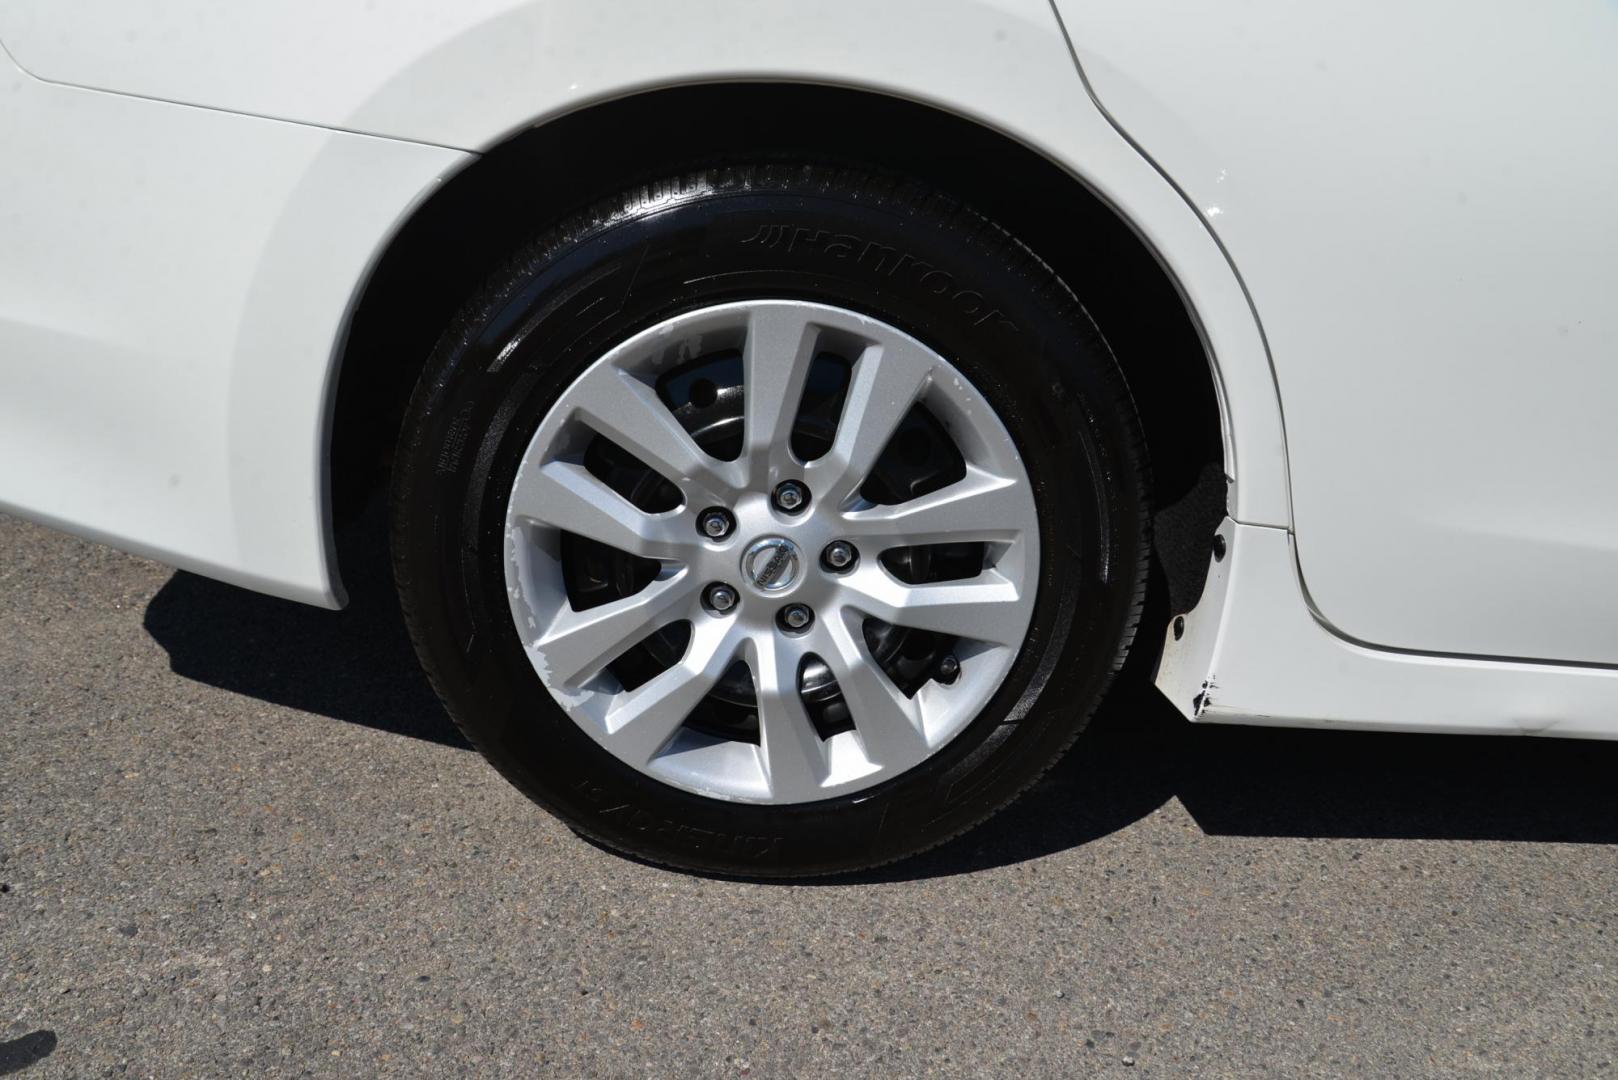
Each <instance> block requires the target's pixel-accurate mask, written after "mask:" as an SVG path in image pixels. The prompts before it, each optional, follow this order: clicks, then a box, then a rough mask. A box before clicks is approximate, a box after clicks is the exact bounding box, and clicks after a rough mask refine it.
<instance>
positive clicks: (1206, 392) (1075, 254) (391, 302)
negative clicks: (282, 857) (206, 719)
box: [327, 82, 1285, 610]
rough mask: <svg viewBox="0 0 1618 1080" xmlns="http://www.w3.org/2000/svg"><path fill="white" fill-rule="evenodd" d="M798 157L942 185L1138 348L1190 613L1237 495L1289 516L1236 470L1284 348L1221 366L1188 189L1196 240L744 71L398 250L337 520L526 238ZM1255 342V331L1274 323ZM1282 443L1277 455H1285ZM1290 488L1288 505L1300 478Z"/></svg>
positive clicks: (677, 97)
mask: <svg viewBox="0 0 1618 1080" xmlns="http://www.w3.org/2000/svg"><path fill="white" fill-rule="evenodd" d="M1075 85H1076V86H1077V84H1075ZM1080 92H1081V93H1082V90H1081V91H1080ZM1078 104H1079V102H1075V105H1078ZM1107 130H1108V131H1109V132H1110V131H1111V129H1110V128H1108V129H1107ZM603 132H610V133H611V137H610V138H603V136H602V133H603ZM1113 136H1114V138H1115V139H1116V141H1118V142H1119V143H1122V139H1121V138H1118V137H1117V136H1116V133H1113ZM1115 152H1116V148H1109V150H1108V153H1109V154H1111V153H1115ZM1129 153H1130V157H1131V158H1132V159H1133V160H1134V161H1135V162H1136V164H1137V166H1140V165H1145V166H1146V171H1145V172H1144V173H1142V175H1149V176H1150V177H1151V179H1152V180H1153V181H1155V182H1156V183H1157V184H1159V185H1162V186H1163V187H1164V188H1167V187H1168V185H1167V184H1166V182H1165V181H1163V180H1162V179H1161V177H1159V176H1158V175H1157V174H1156V172H1155V171H1152V170H1150V166H1149V165H1148V164H1146V163H1144V161H1143V160H1142V159H1140V157H1139V154H1138V153H1137V152H1135V151H1134V150H1133V149H1132V148H1130V149H1129ZM793 156H798V157H813V158H817V159H821V160H828V159H829V160H834V161H835V160H845V161H848V162H850V163H857V164H861V165H867V166H874V167H877V168H883V169H888V170H892V171H897V172H901V173H906V174H909V175H912V176H915V177H917V178H919V179H922V180H924V181H927V182H929V183H931V184H933V185H935V186H938V187H940V188H943V189H944V190H947V191H949V192H950V193H951V194H954V195H957V196H959V197H960V198H962V199H963V200H965V201H967V202H969V203H971V204H972V205H974V206H976V207H977V208H978V209H980V210H981V211H982V212H984V213H985V214H987V215H988V216H989V217H991V218H992V219H994V220H996V221H997V222H998V223H999V224H1001V225H1002V226H1004V227H1005V228H1007V229H1008V230H1009V231H1010V232H1011V233H1012V234H1013V235H1016V236H1018V237H1019V238H1020V239H1022V240H1024V242H1026V243H1028V244H1029V245H1030V246H1031V247H1032V248H1033V249H1034V250H1035V251H1036V252H1037V253H1038V254H1039V255H1040V256H1041V257H1042V258H1044V259H1046V260H1047V261H1048V262H1050V263H1051V264H1052V266H1053V267H1054V269H1056V271H1057V272H1058V274H1059V275H1061V276H1062V277H1063V279H1064V280H1065V281H1067V282H1068V284H1069V286H1070V287H1072V288H1073V289H1074V291H1075V292H1076V293H1077V294H1078V295H1079V297H1080V299H1081V301H1083V302H1084V303H1085V305H1086V307H1087V309H1089V310H1090V312H1091V314H1092V317H1094V318H1095V319H1096V321H1097V323H1098V324H1099V325H1100V327H1101V329H1102V332H1103V334H1104V335H1105V336H1106V337H1107V339H1108V341H1109V343H1110V344H1111V345H1112V347H1113V350H1114V352H1115V353H1116V354H1117V355H1118V356H1119V358H1120V362H1121V363H1122V364H1123V366H1124V369H1125V374H1126V376H1127V377H1128V378H1129V381H1130V385H1131V389H1132V391H1133V393H1134V394H1135V397H1136V399H1137V405H1138V407H1139V409H1140V411H1141V414H1142V419H1143V422H1144V425H1145V428H1146V435H1147V441H1148V445H1149V449H1150V451H1151V453H1152V456H1153V461H1154V471H1155V474H1156V476H1155V483H1154V489H1153V493H1152V494H1153V500H1154V505H1155V506H1156V507H1157V508H1158V513H1157V518H1158V520H1157V532H1158V534H1159V537H1160V540H1159V543H1158V548H1159V551H1158V556H1159V557H1158V564H1159V567H1160V568H1161V569H1162V571H1163V574H1164V582H1163V583H1164V584H1165V585H1166V586H1167V589H1166V593H1167V596H1168V599H1169V603H1170V605H1171V607H1172V609H1173V610H1186V609H1187V608H1189V607H1190V606H1191V604H1192V603H1193V602H1194V601H1195V599H1196V595H1197V593H1198V592H1200V589H1201V585H1202V578H1203V575H1204V574H1205V572H1206V567H1207V557H1206V553H1207V546H1208V543H1209V542H1210V541H1211V538H1212V534H1213V529H1214V527H1215V526H1216V525H1217V523H1218V521H1219V519H1220V518H1221V517H1222V516H1223V515H1224V513H1225V511H1226V508H1227V503H1228V505H1229V507H1230V508H1231V510H1232V512H1233V514H1234V516H1237V517H1238V520H1240V518H1241V514H1240V512H1239V507H1238V500H1237V498H1236V496H1237V495H1238V493H1239V494H1241V495H1244V496H1249V497H1248V499H1247V502H1248V503H1249V504H1250V506H1251V507H1252V509H1253V511H1254V513H1252V514H1250V515H1249V516H1256V517H1259V518H1263V517H1265V516H1267V515H1269V516H1273V508H1274V507H1275V506H1276V505H1277V503H1276V495H1275V493H1274V492H1273V490H1264V489H1265V488H1273V483H1272V480H1271V478H1272V477H1274V476H1280V477H1282V478H1283V480H1284V461H1283V462H1282V463H1281V464H1280V466H1279V468H1275V467H1264V468H1261V469H1259V470H1256V473H1257V478H1256V480H1255V483H1254V485H1253V486H1251V487H1249V486H1247V485H1246V483H1245V481H1244V484H1243V485H1242V486H1235V485H1234V481H1235V480H1236V478H1237V471H1236V465H1237V462H1238V461H1239V460H1240V461H1244V462H1245V461H1248V460H1249V459H1251V458H1253V457H1254V455H1252V454H1243V453H1241V451H1240V447H1241V442H1242V439H1241V437H1240V436H1241V435H1242V432H1241V430H1240V429H1238V428H1237V427H1236V423H1235V422H1236V420H1237V419H1238V418H1240V417H1242V416H1255V415H1261V414H1262V412H1263V411H1264V406H1265V404H1266V403H1265V402H1263V401H1259V402H1257V404H1256V407H1255V406H1248V405H1246V404H1236V403H1233V401H1232V389H1233V385H1234V386H1235V387H1240V388H1241V389H1242V390H1243V392H1244V393H1246V394H1247V395H1248V396H1249V397H1252V396H1255V391H1256V393H1257V394H1262V395H1265V396H1267V397H1268V399H1269V401H1268V406H1269V410H1270V411H1273V413H1274V419H1273V423H1272V422H1261V423H1260V424H1258V425H1257V427H1258V429H1259V430H1258V439H1259V444H1260V445H1262V443H1263V442H1264V441H1265V440H1266V439H1269V438H1270V436H1269V435H1268V430H1269V429H1270V428H1271V427H1273V428H1274V430H1275V431H1276V432H1277V433H1278V432H1279V408H1278V405H1276V404H1275V397H1274V387H1273V382H1272V381H1271V380H1270V379H1269V375H1268V367H1267V364H1268V360H1267V356H1260V357H1259V359H1260V360H1262V362H1263V365H1264V371H1263V374H1264V385H1263V386H1257V385H1256V384H1255V382H1254V380H1253V378H1252V377H1251V375H1250V374H1248V375H1246V376H1244V377H1241V378H1237V379H1235V380H1234V383H1233V380H1232V379H1231V377H1230V376H1229V374H1228V373H1227V372H1226V371H1225V370H1224V369H1223V368H1222V365H1221V359H1222V358H1224V357H1225V353H1226V351H1227V350H1223V349H1221V348H1220V347H1219V346H1218V345H1217V344H1216V339H1217V338H1218V337H1219V336H1220V335H1218V334H1215V333H1213V332H1212V328H1211V327H1210V325H1209V323H1208V321H1207V319H1206V318H1205V317H1204V316H1203V313H1202V312H1200V311H1199V310H1198V307H1197V305H1196V303H1195V301H1194V294H1195V292H1196V290H1195V289H1192V288H1189V287H1188V285H1189V284H1190V282H1189V281H1188V280H1187V277H1186V273H1185V272H1184V271H1182V272H1180V273H1176V272H1174V271H1173V270H1171V269H1170V267H1171V265H1173V263H1171V261H1170V258H1169V257H1168V255H1167V253H1166V252H1165V251H1164V250H1163V247H1164V245H1163V244H1161V243H1156V242H1154V233H1155V239H1161V238H1168V239H1171V240H1173V242H1174V243H1176V244H1178V245H1180V246H1190V245H1194V244H1195V242H1196V239H1197V237H1196V233H1197V232H1200V233H1201V237H1202V239H1203V241H1204V242H1205V244H1206V246H1208V247H1210V248H1212V249H1213V250H1215V251H1217V248H1216V246H1215V245H1212V244H1211V238H1210V237H1208V235H1207V233H1206V230H1205V229H1200V228H1199V227H1200V225H1201V223H1200V221H1198V220H1197V219H1196V218H1195V215H1194V214H1191V213H1190V208H1189V207H1187V206H1185V204H1184V203H1183V201H1180V200H1178V198H1177V196H1176V197H1175V198H1174V199H1173V200H1172V202H1173V203H1174V204H1177V206H1178V209H1179V210H1180V211H1182V212H1184V216H1187V217H1189V219H1190V223H1191V224H1190V229H1191V230H1192V232H1191V234H1190V235H1189V236H1188V235H1187V228H1188V226H1187V223H1186V221H1184V220H1180V221H1175V222H1170V223H1164V222H1162V221H1158V222H1156V224H1157V226H1158V227H1157V228H1156V229H1155V230H1150V231H1149V230H1147V229H1144V228H1142V227H1141V226H1142V223H1141V222H1139V221H1138V220H1136V219H1135V218H1134V217H1132V216H1130V215H1129V213H1128V211H1127V210H1126V209H1125V208H1123V207H1121V206H1119V200H1118V199H1116V198H1113V197H1109V196H1108V195H1107V194H1104V193H1103V190H1102V189H1101V188H1100V187H1099V186H1098V184H1097V179H1096V178H1095V177H1094V176H1085V177H1083V178H1081V175H1080V173H1079V172H1078V171H1077V169H1075V168H1074V167H1073V166H1072V165H1070V164H1065V163H1064V162H1063V161H1062V159H1061V158H1059V157H1058V156H1057V155H1056V154H1053V153H1048V152H1044V151H1042V150H1039V149H1035V148H1033V147H1032V146H1030V145H1028V143H1027V142H1025V141H1023V140H1020V139H1018V138H1013V137H1012V136H1010V135H1008V134H1006V133H1004V132H1003V131H1002V130H999V129H997V127H995V126H992V125H990V124H988V123H985V122H982V121H981V120H979V119H970V118H967V117H964V116H962V115H960V114H958V113H956V112H953V111H949V110H946V109H944V108H940V107H938V106H935V105H931V104H924V103H921V102H918V101H915V100H910V99H907V98H903V97H899V96H895V95H893V94H891V93H888V92H880V91H875V90H870V89H863V88H849V87H834V86H827V85H818V84H806V83H793V82H767V83H765V82H759V83H751V82H729V83H706V84H696V85H684V86H676V87H666V88H660V89H651V90H644V91H640V92H637V93H633V94H630V95H628V96H625V97H620V98H616V99H613V100H609V101H604V102H599V103H596V104H594V105H590V106H587V107H584V108H580V109H578V110H576V111H573V112H570V113H567V114H565V115H562V116H560V117H556V118H554V119H552V120H549V121H548V122H546V123H544V124H541V125H539V126H535V127H531V128H528V129H526V130H523V131H521V132H519V133H517V134H515V135H511V136H510V137H508V138H505V139H504V140H503V141H501V142H499V143H498V144H497V145H495V146H493V147H492V148H490V149H489V150H487V151H486V152H485V153H483V154H482V155H481V156H480V157H478V158H477V159H475V160H474V161H472V162H471V163H470V164H469V165H468V166H467V167H466V168H464V169H462V170H461V171H460V172H459V173H458V174H456V175H455V176H453V177H451V178H450V179H449V180H448V181H446V182H445V183H443V184H442V185H441V186H440V187H439V189H438V190H437V191H436V192H434V193H433V194H432V195H431V197H429V198H427V199H425V200H424V201H423V202H422V203H421V204H420V205H419V206H418V207H417V208H416V210H415V211H414V212H413V213H412V214H411V215H409V216H408V218H407V219H406V220H405V221H404V222H403V223H402V225H401V227H400V228H399V229H398V230H397V231H396V232H395V233H394V235H393V236H392V237H391V238H390V239H389V240H388V242H387V243H386V245H385V246H384V247H383V248H382V250H381V252H380V254H379V256H378V258H377V259H376V261H375V263H374V267H373V270H372V273H371V274H370V276H369V278H368V280H367V281H366V282H365V283H364V284H363V286H362V287H361V289H360V290H359V293H358V296H357V300H356V302H355V305H354V307H353V310H352V316H351V319H350V323H349V333H348V336H347V339H346V341H345V343H344V346H343V348H342V349H341V350H340V352H339V355H338V364H339V368H338V371H337V377H336V379H335V393H334V402H333V407H332V409H331V410H329V413H328V423H329V425H330V426H329V430H328V436H329V438H328V442H327V445H328V446H329V447H330V453H329V461H328V467H329V470H330V474H329V475H330V491H331V492H332V499H331V507H330V512H329V516H330V517H331V519H332V521H333V522H334V523H335V522H343V521H346V520H349V519H352V518H354V517H356V516H357V511H358V510H359V509H360V508H361V507H362V506H363V505H364V504H365V503H366V501H367V499H368V496H369V494H370V493H371V492H372V491H373V490H374V489H375V487H376V486H377V484H378V483H379V482H380V481H382V480H383V479H384V478H385V477H386V475H387V469H388V468H389V464H390V455H391V451H392V446H393V441H394V438H395V437H396V435H397V432H398V427H399V422H400V419H401V418H402V415H403V412H404V406H405V402H406V400H407V399H408V396H409V394H410V391H411V389H412V387H413V386H414V383H415V380H416V377H417V374H418V373H419V371H420V368H421V365H422V363H423V362H424V361H425V359H426V356H427V355H428V353H429V352H430V351H431V349H432V347H433V345H434V344H435V343H436V340H437V338H438V336H439V334H440V333H441V332H442V331H443V329H444V328H445V327H446V326H447V325H448V324H449V322H450V321H451V319H452V317H453V314H454V312H455V311H456V310H457V309H458V308H459V306H460V305H461V304H462V303H463V302H464V300H465V298H466V297H467V296H469V295H470V294H471V293H472V292H473V291H474V290H475V289H476V288H477V287H478V286H479V285H480V284H481V282H482V281H483V279H484V278H485V277H486V276H487V274H488V273H489V272H490V270H491V269H492V268H493V267H494V266H496V265H498V263H499V262H500V261H502V260H503V259H504V258H505V257H506V256H507V255H508V254H509V253H510V252H511V251H512V250H513V249H514V248H515V247H516V246H517V245H518V244H519V243H521V242H522V240H523V239H525V238H526V237H528V236H530V235H532V234H533V233H535V232H537V231H539V230H541V229H542V228H544V227H545V225H546V224H547V223H549V222H550V221H553V220H555V219H557V218H559V217H561V216H563V215H565V214H567V213H568V212H570V211H572V210H575V209H578V208H581V207H582V206H584V205H586V204H588V203H590V202H592V201H594V200H595V199H597V198H599V197H600V196H601V195H602V194H603V193H604V192H606V191H609V190H611V189H613V188H617V187H627V186H631V185H633V184H635V183H637V182H640V181H642V180H648V179H652V178H654V177H655V176H658V175H661V174H665V173H668V172H671V171H680V170H683V169H688V168H696V167H702V166H705V165H710V164H713V163H715V162H724V161H727V160H734V161H739V160H743V159H758V158H761V157H762V158H770V157H779V158H789V157H793ZM1097 158H1098V159H1105V158H1106V155H1104V154H1098V155H1097ZM1159 201H1160V202H1161V199H1160V200H1159ZM1097 251H1100V252H1102V253H1104V254H1105V255H1106V256H1107V258H1104V259H1098V258H1096V257H1095V254H1096V252H1097ZM1203 255H1204V256H1205V255H1206V252H1204V253H1203ZM1206 261H1207V260H1206V258H1205V257H1204V258H1203V263H1204V264H1206ZM1218 264H1219V267H1220V268H1222V269H1223V271H1224V272H1225V273H1226V274H1227V275H1228V276H1229V278H1230V280H1229V281H1224V282H1218V283H1215V284H1214V285H1213V286H1212V293H1213V295H1215V296H1217V297H1218V299H1219V300H1220V303H1221V305H1222V307H1223V308H1228V307H1229V302H1230V300H1231V297H1232V295H1233V293H1234V295H1236V296H1238V297H1241V298H1242V303H1243V310H1242V312H1241V315H1242V316H1243V317H1244V318H1249V319H1250V317H1251V312H1250V310H1247V309H1245V297H1244V295H1243V294H1241V293H1240V287H1239V282H1236V281H1235V279H1234V273H1233V271H1231V270H1230V267H1229V265H1228V262H1225V261H1224V260H1223V257H1222V254H1221V255H1220V258H1219V259H1218ZM1201 276H1206V275H1205V274H1203V275H1201ZM1248 334H1249V337H1250V339H1256V337H1257V335H1256V328H1250V329H1249V331H1248ZM1241 336H1242V331H1241V328H1240V327H1238V328H1237V329H1236V331H1235V332H1234V334H1233V333H1231V332H1229V331H1227V332H1226V333H1225V334H1223V337H1224V338H1225V339H1226V340H1227V341H1228V340H1231V339H1233V338H1240V337H1241ZM1261 347H1262V346H1261V341H1260V348H1261ZM1250 352H1251V343H1250V341H1249V342H1248V343H1245V344H1244V345H1243V346H1242V347H1241V353H1242V354H1243V355H1244V356H1246V357H1247V361H1248V362H1247V363H1246V364H1245V367H1246V368H1247V369H1251V368H1252V366H1253V365H1252V362H1251V357H1250V356H1249V355H1248V354H1250ZM1233 404H1235V407H1233ZM1274 441H1275V445H1274V446H1273V447H1272V448H1271V450H1272V451H1273V453H1274V454H1276V455H1281V456H1283V457H1284V455H1282V451H1281V448H1280V445H1279V441H1278V438H1276V439H1275V440H1274ZM1227 480H1228V481H1230V482H1232V485H1233V486H1232V488H1231V490H1230V492H1229V498H1228V499H1227V492H1226V490H1225V485H1226V482H1227ZM1210 485H1213V486H1210ZM1279 499H1280V501H1281V505H1284V501H1285V491H1284V487H1283V490H1282V491H1281V492H1280V494H1279ZM339 569H340V568H339Z"/></svg>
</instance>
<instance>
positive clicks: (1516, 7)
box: [1059, 0, 1618, 664]
mask: <svg viewBox="0 0 1618 1080" xmlns="http://www.w3.org/2000/svg"><path fill="white" fill-rule="evenodd" d="M1059 6H1060V8H1061V10H1062V12H1063V14H1064V17H1065V18H1066V21H1067V25H1068V28H1069V30H1070V32H1071V33H1072V34H1073V37H1074V41H1075V44H1076V47H1077V49H1078V52H1079V56H1080V59H1081V62H1082V64H1083V66H1084V69H1085V72H1086V74H1087V76H1088V78H1089V80H1090V82H1091V84H1092V86H1093V87H1094V89H1095V92H1096V95H1097V97H1098V98H1099V99H1100V101H1101V103H1102V105H1103V106H1104V107H1105V108H1106V109H1107V110H1108V111H1109V112H1110V113H1111V115H1112V116H1113V117H1114V118H1115V119H1116V120H1117V122H1118V123H1119V124H1120V125H1121V126H1122V127H1123V128H1124V129H1125V130H1127V131H1128V132H1129V133H1130V135H1131V136H1132V137H1133V138H1134V139H1135V140H1136V141H1137V142H1138V143H1139V144H1140V145H1141V146H1142V147H1143V149H1144V150H1145V151H1146V152H1147V153H1148V154H1150V155H1151V156H1152V157H1153V158H1154V159H1155V160H1156V161H1157V163H1158V164H1159V165H1160V166H1161V167H1162V168H1163V169H1164V171H1165V172H1166V173H1167V174H1168V175H1169V176H1170V177H1172V178H1173V179H1174V181H1175V182H1176V183H1177V184H1179V185H1180V186H1181V187H1182V188H1183V189H1184V190H1185V191H1186V193H1187V194H1188V196H1189V197H1190V198H1191V199H1192V200H1193V201H1194V202H1195V203H1196V205H1197V206H1198V207H1199V208H1200V209H1201V210H1202V212H1203V213H1204V215H1205V216H1206V219H1207V222H1208V224H1209V227H1210V228H1211V229H1213V230H1214V231H1215V232H1216V233H1217V234H1218V236H1219V238H1220V239H1221V240H1222V241H1223V243H1224V244H1225V246H1226V247H1227V248H1228V249H1229V251H1230V254H1231V257H1232V259H1233V261H1234V263H1235V265H1236V267H1237V268H1238V270H1239V271H1240V272H1241V274H1242V277H1243V280H1244V281H1245V283H1246V285H1247V287H1248V289H1249V290H1250V292H1251V294H1252V297H1253V301H1254V304H1255V307H1256V309H1257V312H1258V315H1259V318H1260V319H1261V320H1262V323H1263V326H1264V329H1265V332H1266V334H1267V336H1268V339H1269V344H1270V348H1271V350H1272V353H1273V357H1274V363H1275V369H1276V376H1277V379H1278V381H1279V386H1280V393H1281V399H1282V407H1283V413H1284V415H1285V418H1286V426H1287V437H1288V451H1289V458H1290V466H1291V479H1292V496H1293V511H1294V524H1295V529H1296V537H1297V548H1298V558H1299V561H1300V564H1301V566H1302V572H1303V580H1304V582H1305V583H1306V585H1307V590H1308V594H1309V596H1310V597H1311V598H1312V599H1313V602H1314V604H1315V605H1316V607H1317V608H1318V610H1319V612H1320V614H1321V616H1322V617H1323V618H1324V620H1325V621H1326V622H1327V623H1329V624H1330V625H1331V626H1333V627H1334V628H1336V629H1337V630H1338V631H1339V632H1340V633H1342V634H1343V635H1345V636H1348V637H1351V638H1354V639H1357V640H1359V641H1362V642H1367V643H1372V644H1376V645H1383V646H1391V647H1397V648H1400V649H1410V650H1421V651H1430V652H1443V653H1464V654H1476V655H1488V656H1498V657H1527V658H1538V659H1550V660H1564V661H1566V660H1572V661H1581V662H1590V663H1600V664H1614V663H1618V618H1614V617H1613V611H1614V609H1615V608H1618V498H1614V494H1615V493H1618V480H1615V479H1614V467H1615V465H1618V422H1615V421H1614V403H1615V402H1618V299H1615V298H1618V198H1615V197H1614V194H1615V190H1618V187H1615V178H1618V5H1615V4H1612V3H1610V2H1604V0H1555V2H1553V3H1549V4H1516V3H1508V2H1506V0H1487V2H1484V3H1477V2H1471V0H1419V2H1416V3H1409V4H1399V5H1391V4H1390V5H1371V6H1369V7H1367V5H1365V4H1363V3H1349V2H1347V0H1326V2H1321V3H1311V4H1296V3H1290V2H1287V0H1244V2H1241V3H1223V4H1207V3H1198V2H1195V0H1144V2H1142V0H1060V2H1059Z"/></svg>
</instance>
